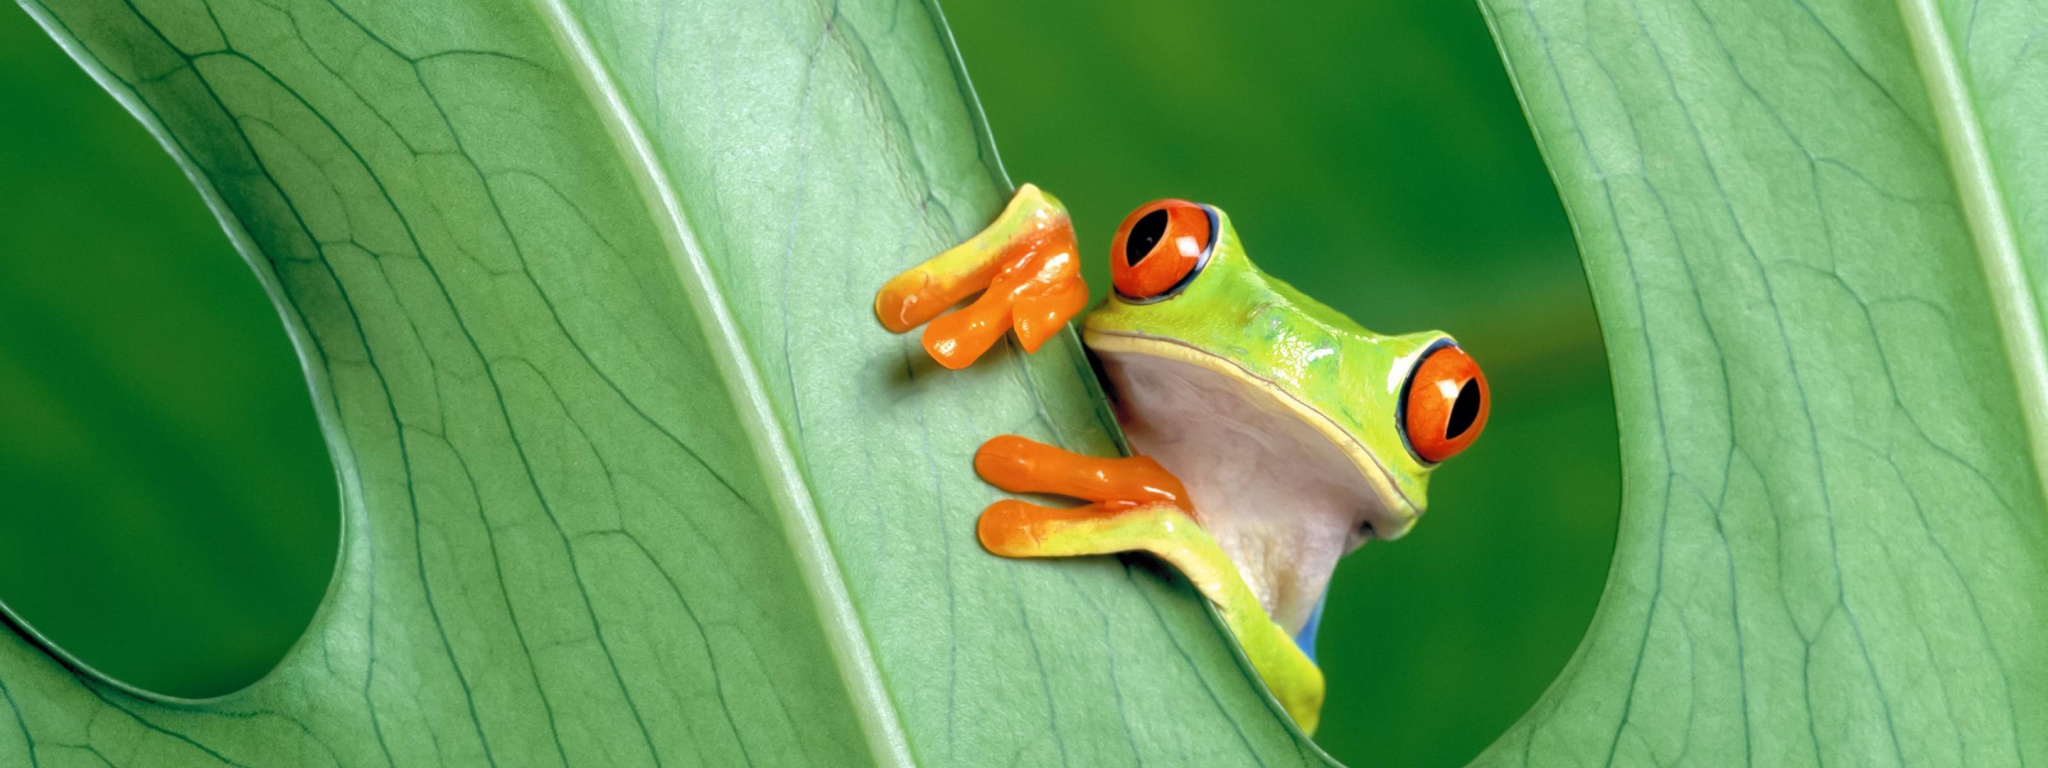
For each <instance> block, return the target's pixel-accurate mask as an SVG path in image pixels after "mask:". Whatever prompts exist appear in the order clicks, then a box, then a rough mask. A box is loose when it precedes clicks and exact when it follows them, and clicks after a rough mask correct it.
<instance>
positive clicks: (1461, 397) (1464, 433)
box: [1401, 341, 1493, 464]
mask: <svg viewBox="0 0 2048 768" xmlns="http://www.w3.org/2000/svg"><path fill="white" fill-rule="evenodd" d="M1492 399H1493V398H1492V396H1491V395H1490V394H1489V393H1488V392H1487V391H1486V374H1484V373H1480V372H1479V364H1478V363H1475V362H1473V361H1472V358H1471V357H1470V356H1467V355H1466V354H1465V350H1462V349H1459V348H1458V345H1457V344H1454V343H1451V342H1449V341H1442V342H1438V343H1437V346H1436V347H1434V348H1432V349H1430V350H1429V351H1428V352H1425V353H1423V355H1422V362H1421V363H1419V364H1417V365H1416V366H1415V372H1414V373H1413V374H1410V375H1409V377H1408V386H1407V388H1405V389H1403V390H1402V391H1401V427H1402V433H1403V434H1404V435H1406V436H1407V438H1408V447H1409V449H1410V450H1413V451H1415V455H1416V457H1418V458H1420V459H1422V460H1423V461H1426V462H1429V463H1431V464H1434V463H1436V462H1439V461H1443V460H1444V459H1448V458H1450V457H1452V456H1456V455H1458V452H1459V451H1463V450H1465V447H1466V446H1469V445H1471V444H1472V441H1473V440H1477V439H1478V438H1479V432H1480V431H1481V430H1484V429H1486V412H1487V411H1488V410H1490V407H1491V406H1492V405H1493V403H1492Z"/></svg>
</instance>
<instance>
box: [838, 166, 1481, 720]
mask: <svg viewBox="0 0 2048 768" xmlns="http://www.w3.org/2000/svg"><path fill="white" fill-rule="evenodd" d="M1075 251H1076V248H1075V241H1074V233H1073V227H1072V224H1071V222H1070V220H1069V218H1068V216H1067V211H1066V208H1065V207H1064V206H1062V205H1061V204H1060V202H1059V200H1057V199H1055V198H1054V197H1053V196H1051V195H1049V194H1046V193H1045V192H1043V191H1041V190H1039V189H1038V188H1037V187H1035V186H1032V185H1030V184H1026V185H1024V186H1023V187H1022V188H1020V189H1018V190H1017V193H1016V195H1015V197H1014V198H1012V199H1011V201H1010V204H1009V205H1008V207H1006V208H1005V209H1004V210H1003V212H1002V214H1001V215H1000V216H999V217H998V218H997V219H996V220H995V222H994V223H993V224H990V225H989V227H988V228H987V229H985V230H983V231H981V232H980V233H979V234H977V235H975V236H974V237H973V238H971V239H969V240H968V241H967V242H965V243H963V244H961V245H959V246H956V247H954V248H952V249H950V250H948V251H946V252H944V253H941V254H939V255H938V256H936V257H933V258H932V259H931V260H929V261H926V262H924V263H923V264H919V265H918V266H916V267H913V268H912V269H910V270H909V271H906V272H904V273H903V274H901V275H898V276H897V277H896V278H895V279H893V280H890V281H889V283H888V284H887V285H885V286H883V287H882V289H881V291H880V292H879V293H878V294H877V295H876V297H875V312H876V315H877V316H878V317H880V318H881V320H882V324H883V325H884V326H885V327H887V328H888V329H889V330H890V331H892V332H896V333H903V332H906V331H909V330H911V329H912V328H915V327H917V326H919V325H923V324H926V323H929V325H928V326H927V327H926V329H925V332H924V339H923V340H924V347H925V349H926V350H927V351H929V352H930V353H931V356H932V357H933V358H934V359H936V360H937V361H938V362H939V363H941V364H942V365H945V366H947V367H949V368H955V369H958V368H963V367H965V366H967V365H969V364H971V363H973V361H974V360H975V359H976V358H978V357H980V356H981V354H982V353H983V352H986V351H987V350H988V349H989V347H990V346H992V345H994V344H995V342H996V341H998V340H1000V339H1001V338H1002V336H1003V334H1004V333H1006V332H1008V331H1009V330H1011V329H1013V328H1014V329H1015V330H1016V333H1017V338H1018V340H1019V342H1021V344H1022V346H1023V347H1024V348H1025V350H1026V351H1027V352H1035V351H1037V349H1038V347H1039V346H1040V345H1041V344H1043V343H1044V342H1045V340H1046V339H1047V338H1049V337H1050V336H1051V335H1052V334H1053V333H1055V332H1057V331H1058V330H1059V328H1060V327H1061V326H1063V325H1064V324H1066V322H1067V321H1068V320H1070V319H1072V318H1073V317H1074V316H1075V315H1078V314H1080V313H1081V311H1082V310H1083V309H1085V308H1086V305H1087V299H1088V288H1087V286H1086V285H1085V284H1084V283H1083V282H1082V280H1081V276H1080V271H1079V264H1078V262H1077V256H1076V254H1075ZM1110 275H1111V282H1112V283H1114V287H1115V290H1113V291H1111V293H1110V296H1109V297H1108V298H1107V299H1105V300H1104V301H1103V302H1102V303H1101V304H1100V305H1098V306H1097V307H1096V308H1095V309H1094V310H1092V311H1090V312H1088V313H1087V316H1086V317H1085V318H1084V319H1083V320H1082V323H1081V339H1082V342H1083V344H1085V345H1086V346H1087V348H1088V350H1089V351H1090V352H1091V353H1092V354H1093V355H1094V356H1095V358H1096V360H1097V361H1098V362H1099V364H1100V367H1099V369H1100V371H1101V374H1102V378H1103V384H1104V387H1105V390H1106V391H1107V392H1108V394H1109V396H1110V401H1111V404H1112V407H1113V410H1114V412H1115V414H1116V417H1117V420H1118V422H1119V423H1120V424H1121V425H1122V427H1123V431H1124V435H1125V436H1126V437H1127V438H1128V439H1129V442H1130V446H1131V448H1132V450H1133V451H1134V452H1135V454H1136V455H1134V456H1131V457H1128V458H1100V457H1091V456H1082V455H1078V454H1074V453H1070V452H1067V451H1065V450H1062V449H1059V448H1056V447H1053V446H1049V445H1044V444H1040V443H1037V442H1033V441H1031V440H1029V439H1026V438H1023V437H1018V436H1015V435H1004V436H999V437H996V438H994V439H992V440H989V441H988V442H987V443H986V444H984V445H982V447H981V450H980V451H978V452H977V453H976V455H975V457H974V467H975V470H976V471H977V472H978V473H980V475H981V476H982V478H984V479H986V480H987V481H988V482H990V483H992V484H994V485H996V486H998V487H1000V488H1002V489H1004V490H1007V491H1010V492H1013V493H1048V494H1056V495H1061V496H1068V497H1072V498H1076V499H1080V500H1083V501H1086V502H1089V503H1088V504H1086V505H1085V506H1080V507H1073V508H1064V509H1059V508H1048V507H1042V506H1038V505H1035V504H1031V503H1027V502H1024V501H1018V500H1015V499H1008V500H1003V501H998V502H996V503H995V504H993V505H991V506H989V507H988V509H987V510H985V511H983V512H982V515H981V519H980V522H979V524H978V525H977V531H976V533H977V534H978V536H979V538H980V539H981V543H982V546H983V547H985V548H987V549H988V551H990V552H992V553H994V554H997V555H1001V556H1004V557H1070V556H1079V555H1100V554H1109V553H1115V552H1131V551H1145V552H1150V553H1152V554H1154V555H1156V556H1158V557H1160V558H1162V559H1165V560H1166V561H1167V562H1169V563H1172V564H1173V565H1174V566H1175V567H1176V568H1178V569H1179V570H1180V571H1181V572H1182V573H1183V574H1185V575H1186V576H1187V577H1188V579H1189V580H1190V581H1192V582H1193V583H1194V585H1195V587H1196V588H1197V589H1199V590H1200V591H1201V593H1202V594H1203V595H1204V596H1206V597H1207V598H1208V599H1209V600H1210V601H1211V602H1213V603H1214V604H1215V605H1216V607H1217V609H1218V612H1219V613H1220V614H1221V615H1222V617H1223V620H1224V623H1225V624H1226V625H1227V626H1228V627H1229V628H1230V630H1231V632H1232V634H1234V635H1235V636H1236V638H1237V640H1238V642H1239V644H1240V645H1241V646H1242V647H1243V648H1244V650H1245V655H1246V656H1247V658H1249V659H1250V660H1251V663H1252V666H1253V667H1254V668H1255V669H1256V670H1257V671H1258V673H1259V676H1260V677H1261V678H1262V679H1264V681H1265V683H1266V685H1267V687H1268V688H1269V689H1270V690H1271V691H1272V692H1273V694H1274V697H1275V698H1276V699H1278V700H1279V702H1280V704H1281V706H1282V707H1284V708H1285V709H1286V710H1287V712H1288V713H1289V714H1290V715H1291V716H1293V718H1294V720H1295V722H1296V723H1298V724H1300V726H1301V727H1302V729H1303V730H1304V731H1307V732H1310V733H1313V732H1314V731H1315V727H1316V722H1317V719H1318V716H1319V714H1320V712H1321V709H1322V702H1323V685H1324V684H1323V675H1322V671H1321V670H1320V669H1319V668H1318V667H1317V666H1316V664H1315V660H1314V649H1315V633H1316V624H1317V621H1318V619H1319V618H1320V616H1321V614H1322V605H1323V598H1324V593H1325V591H1326V589H1327V588H1328V586H1329V582H1330V574H1331V572H1332V571H1333V570H1334V569H1335V568H1336V565H1337V560H1338V558H1340V557H1342V556H1344V555H1345V554H1347V553H1349V552H1351V551H1352V550H1355V549H1357V548H1358V547H1359V546H1360V545H1361V544H1363V543H1364V542H1365V541H1366V540H1368V539H1389V540H1391V539H1396V538H1400V537H1401V536H1402V535H1404V534H1406V533H1407V532H1408V530H1409V529H1410V528H1411V527H1412V526H1414V524H1415V521H1416V519H1417V518H1418V517H1420V516H1421V515H1422V512H1423V509H1424V507H1425V496H1424V492H1425V490H1426V488H1427V486H1428V480H1429V473H1430V471H1431V470H1432V469H1434V468H1435V467H1436V466H1437V465H1438V464H1439V463H1440V462H1442V461H1444V460H1445V459H1449V458H1450V457H1452V456H1454V455H1457V454H1458V452H1460V451H1463V450H1465V448H1466V447H1467V446H1469V445H1471V444H1472V441H1473V440H1474V439H1476V438H1477V437H1478V436H1479V433H1480V431H1482V430H1484V429H1485V428H1486V417H1487V411H1488V410H1489V405H1490V394H1489V393H1488V391H1487V386H1486V377H1485V375H1484V374H1482V373H1481V372H1480V370H1479V366H1478V364H1477V363H1474V362H1473V360H1472V358H1470V357H1468V356H1467V355H1466V354H1465V352H1464V350H1462V349H1460V348H1459V347H1458V344H1457V342H1455V341H1453V340H1452V339H1451V337H1449V336H1447V335H1445V334H1443V333H1441V332H1437V331H1427V332H1423V333H1411V334H1405V335H1398V336H1382V335H1379V334H1376V333H1373V332H1371V331H1368V330H1366V329H1364V328H1362V327H1359V325H1358V324H1357V323H1355V322H1353V321H1352V320H1351V318H1349V317H1346V316H1344V315H1343V314H1342V313H1339V312H1337V311H1336V310H1333V309H1330V308H1329V307H1327V306H1324V305H1323V304H1321V303H1319V302H1317V301H1316V300H1314V299H1311V298H1309V297H1307V296H1305V295H1303V294H1302V293H1301V292H1299V291H1297V290H1295V289H1294V288H1293V287H1292V286H1289V285H1288V284H1286V283H1284V282H1281V281H1280V280H1278V279H1275V278H1274V277H1272V276H1270V275H1267V274H1266V273H1264V272H1261V271H1259V268H1258V267H1256V266H1254V265H1253V264H1252V262H1251V260H1250V259H1248V258H1246V257H1245V253H1244V246H1243V245H1242V244H1241V243H1240V242H1239V241H1238V235H1237V232H1236V231H1235V230H1234V229H1232V228H1231V226H1230V217H1229V216H1227V215H1225V214H1224V213H1223V211H1221V210H1219V209H1217V208H1215V207H1214V206H1208V205H1201V204H1198V203H1190V202H1187V201H1184V200H1159V201H1155V202H1152V203H1147V204H1146V205H1144V206H1142V207H1140V208H1138V209H1137V210H1136V211H1133V212H1132V213H1131V215H1130V216H1129V217H1128V218H1126V219H1124V222H1123V226H1122V227H1120V228H1119V229H1118V230H1117V233H1116V239H1115V240H1114V241H1112V243H1111V245H1110ZM976 292H980V293H981V297H980V298H979V299H976V300H975V301H974V302H973V303H972V304H970V305H968V306H966V307H963V308H961V309H959V310H958V311H955V312H951V313H946V314H942V313H945V312H946V310H948V309H951V308H952V307H954V306H955V305H956V304H958V303H959V302H961V301H962V300H964V299H966V298H968V297H969V296H971V295H973V294H974V293H976Z"/></svg>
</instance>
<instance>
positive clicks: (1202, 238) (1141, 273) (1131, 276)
mask: <svg viewBox="0 0 2048 768" xmlns="http://www.w3.org/2000/svg"><path fill="white" fill-rule="evenodd" d="M1215 233H1216V216H1215V214H1213V213H1211V212H1210V211H1209V209H1208V208H1207V207H1205V206H1201V205H1196V204H1194V203H1190V202H1188V201H1186V200H1156V201H1153V202H1150V203H1146V204H1145V205H1144V206H1143V207H1141V208H1139V209H1138V210H1135V211H1132V212H1131V215H1130V216H1129V217H1126V218H1125V219H1124V225H1123V226H1122V227H1119V228H1117V231H1116V242H1114V243H1112V244H1111V245H1110V252H1109V278H1110V282H1111V283H1114V284H1115V285H1116V292H1117V295H1118V296H1119V297H1121V298H1123V299H1124V300H1125V301H1131V302H1137V303H1146V302H1153V301H1159V300H1161V299H1164V298H1167V297H1170V296H1172V295H1174V294H1176V293H1180V291H1181V289H1182V288H1186V287H1187V286H1188V283H1190V282H1193V281H1194V279H1195V275H1197V274H1199V273H1201V271H1202V266H1203V265H1204V264H1207V263H1208V261H1209V252H1210V251H1211V250H1213V249H1214V247H1215V242H1214V240H1215Z"/></svg>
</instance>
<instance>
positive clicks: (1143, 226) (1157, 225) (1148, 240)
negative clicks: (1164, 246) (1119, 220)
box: [1124, 208, 1166, 267]
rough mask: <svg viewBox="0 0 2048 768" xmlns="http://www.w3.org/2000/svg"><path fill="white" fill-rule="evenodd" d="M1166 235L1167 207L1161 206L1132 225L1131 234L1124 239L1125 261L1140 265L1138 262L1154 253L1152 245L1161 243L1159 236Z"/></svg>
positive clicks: (1129, 263) (1131, 264) (1132, 264)
mask: <svg viewBox="0 0 2048 768" xmlns="http://www.w3.org/2000/svg"><path fill="white" fill-rule="evenodd" d="M1165 236H1166V209H1164V208H1161V209H1159V210H1156V211H1153V212H1151V213H1148V214H1145V215H1144V217H1143V218H1140V219H1138V224H1137V226H1134V227H1131V236H1130V238H1129V239H1126V240H1125V241H1124V263H1125V264H1128V265H1130V266H1133V267H1135V266H1138V262H1140V261H1144V260H1145V257H1146V256H1148V255H1150V254H1151V253H1152V247H1153V246H1156V245H1158V244H1159V238H1162V237H1165Z"/></svg>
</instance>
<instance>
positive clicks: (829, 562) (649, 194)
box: [534, 0, 916, 767]
mask: <svg viewBox="0 0 2048 768" xmlns="http://www.w3.org/2000/svg"><path fill="white" fill-rule="evenodd" d="M534 7H535V9H536V10H537V11H538V12H539V13H540V16H541V20H542V22H543V23H545V24H546V25H547V27H548V31H549V33H550V35H551V36H552V37H553V39H554V42H555V45H556V47H557V48H558V49H559V50H560V51H561V53H562V55H563V59H564V60H565V62H566V63H567V64H568V65H569V67H570V69H572V70H573V71H574V72H575V75H576V79H577V81H578V82H579V83H581V84H582V85H583V92H584V96H585V97H586V98H588V99H589V100H590V104H591V108H592V109H593V111H595V112H596V113H597V114H598V116H599V118H600V119H601V120H603V122H604V124H605V128H606V130H607V132H608V133H610V134H611V136H612V139H613V141H614V142H615V143H616V145H617V148H618V150H619V152H620V154H621V155H622V158H621V159H622V160H623V161H624V164H625V165H626V168H627V171H628V172H629V173H630V174H632V176H633V180H634V187H635V188H636V190H637V191H638V192H639V194H640V197H641V199H642V200H643V201H645V202H646V204H647V207H648V213H649V214H650V215H651V216H652V218H653V220H654V224H655V228H656V229H658V230H660V232H661V238H662V242H663V244H664V245H665V246H666V247H667V250H668V253H669V263H670V265H671V266H673V267H674V268H675V270H676V276H677V278H678V279H679V280H680V281H681V283H682V286H683V289H684V290H685V291H686V292H687V293H688V295H689V297H690V303H691V306H692V307H694V308H695V309H696V312H697V315H698V320H699V321H700V323H701V325H702V327H703V329H704V334H705V341H706V342H707V344H708V346H709V347H710V349H711V353H712V357H713V358H714V359H715V360H716V361H717V364H718V370H719V374H720V376H721V377H722V378H723V379H724V380H725V382H726V388H727V390H728V392H729V393H730V395H731V397H732V400H733V410H734V413H735V415H736V416H738V417H739V421H740V424H741V427H742V428H743V429H745V430H746V433H747V436H748V438H749V442H750V443H751V444H752V446H753V448H754V456H755V459H756V460H758V462H759V464H760V466H761V468H762V474H763V479H764V481H765V484H766V485H767V487H768V491H769V493H770V494H771V495H772V496H773V497H774V502H775V508H776V511H777V512H778V513H779V514H780V515H781V518H782V530H783V534H784V536H785V537H787V540H788V542H789V545H790V548H791V550H792V554H793V555H794V557H795V559H796V561H797V564H798V570H800V571H801V572H802V574H803V579H804V585H805V587H806V588H807V591H808V592H809V593H810V595H811V600H812V603H813V606H812V607H813V608H814V609H815V610H816V612H817V615H818V621H819V625H820V627H821V628H822V629H823V631H824V633H825V638H826V642H827V644H828V645H830V647H831V648H832V654H833V657H834V660H835V661H837V662H838V663H837V664H835V665H834V666H836V667H837V668H838V670H839V673H840V678H841V680H842V682H843V683H844V684H845V685H846V688H847V693H848V695H849V698H850V699H851V701H850V702H849V703H850V704H851V705H852V708H853V710H854V713H855V716H856V718H857V719H858V720H859V722H860V725H861V730H862V732H863V733H864V734H865V735H866V736H867V742H868V748H869V751H870V753H871V755H872V757H873V758H874V761H875V764H876V765H878V766H905V767H907V766H912V765H915V764H916V761H915V760H913V759H912V758H911V755H910V743H909V739H908V737H907V736H906V735H905V734H904V730H903V724H902V719H901V716H900V715H899V714H898V713H897V711H896V707H895V704H894V702H893V701H892V700H891V699H890V697H889V692H888V689H887V687H886V686H885V685H884V684H883V682H882V675H881V669H880V666H879V664H878V663H877V662H876V660H875V656H874V646H873V645H872V644H871V643H870V642H869V641H868V639H867V634H866V631H865V629H864V628H863V626H862V624H861V621H860V617H859V616H858V615H856V614H855V613H854V610H853V601H852V596H851V594H850V593H849V591H848V587H847V583H846V577H845V574H844V572H843V571H842V570H841V569H840V567H839V559H838V556H837V554H836V553H835V552H834V551H833V549H832V545H831V542H830V541H829V540H828V539H827V538H826V535H825V529H824V524H823V521H822V520H821V519H820V518H819V516H818V510H817V507H816V505H815V504H814V503H813V497H812V495H811V492H810V487H809V484H808V483H807V482H806V481H805V480H804V476H803V472H802V470H801V469H800V468H799V467H798V466H797V460H796V454H795V452H794V451H793V450H791V448H790V446H789V443H788V439H787V436H786V435H784V434H783V432H782V430H781V429H779V428H778V427H777V426H776V417H775V411H774V404H773V402H772V401H771V400H770V398H769V395H768V389H767V386H766V385H765V384H763V382H762V380H761V375H760V369H759V367H757V366H756V365H755V364H754V360H753V357H752V355H750V354H749V353H748V352H747V348H746V347H745V342H744V340H743V339H742V338H741V336H740V332H739V324H738V322H737V321H736V320H735V319H734V318H733V314H732V311H731V309H730V308H729V307H728V306H727V305H726V303H725V297H724V294H723V293H721V292H720V290H719V286H718V282H717V278H716V276H715V275H713V274H712V272H711V265H710V262H709V260H708V259H706V258H705V255H704V249H703V246H702V245H700V244H699V243H698V242H697V237H696V232H695V230H694V228H693V227H691V225H690V221H689V216H688V214H686V213H685V212H684V211H683V207H682V198H681V195H679V194H677V192H676V190H675V187H674V185H673V184H671V183H670V182H669V179H668V176H667V174H666V173H665V172H664V171H663V169H662V166H661V163H660V161H659V160H657V159H656V157H655V153H654V147H653V144H652V143H651V142H649V141H648V139H647V135H646V132H645V131H644V130H643V129H642V128H641V126H640V124H639V121H638V120H637V119H636V118H635V117H634V115H633V113H632V111H631V110H630V109H629V108H628V107H627V106H626V102H625V98H624V96H623V95H622V94H621V93H620V91H619V88H618V85H617V84H616V83H615V82H614V81H613V80H612V76H611V72H610V70H608V69H607V68H606V67H605V66H604V63H603V61H602V60H601V59H599V58H598V55H597V51H596V49H595V47H594V46H593V45H592V44H591V42H590V38H589V35H588V34H587V33H586V32H585V31H584V29H583V27H582V25H581V24H579V23H577V21H576V19H575V18H574V16H573V15H572V14H571V13H570V11H569V8H568V7H567V5H566V4H565V2H564V0H534Z"/></svg>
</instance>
